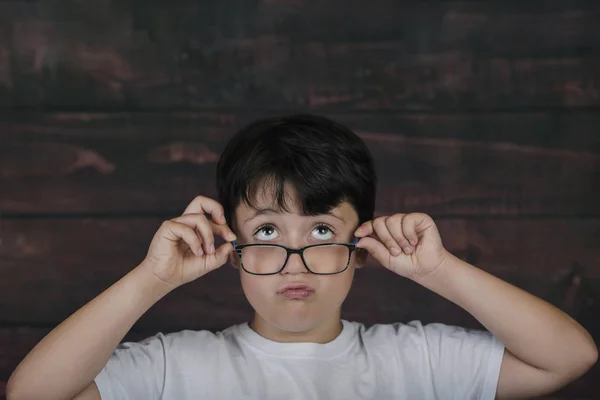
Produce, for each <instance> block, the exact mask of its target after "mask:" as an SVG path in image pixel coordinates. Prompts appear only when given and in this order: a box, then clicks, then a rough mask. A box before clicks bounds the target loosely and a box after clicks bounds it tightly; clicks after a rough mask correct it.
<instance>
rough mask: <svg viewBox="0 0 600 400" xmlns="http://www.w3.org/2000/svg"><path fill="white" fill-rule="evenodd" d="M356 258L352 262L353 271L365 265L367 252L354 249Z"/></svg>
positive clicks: (361, 249)
mask: <svg viewBox="0 0 600 400" xmlns="http://www.w3.org/2000/svg"><path fill="white" fill-rule="evenodd" d="M355 251H356V258H355V261H354V268H355V269H359V268H362V267H364V266H365V264H366V263H367V256H368V255H369V252H368V251H367V249H363V248H360V249H356V250H355Z"/></svg>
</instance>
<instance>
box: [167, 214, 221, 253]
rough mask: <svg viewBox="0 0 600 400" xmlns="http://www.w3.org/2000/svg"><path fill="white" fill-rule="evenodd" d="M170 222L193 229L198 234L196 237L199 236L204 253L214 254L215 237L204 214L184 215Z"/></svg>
mask: <svg viewBox="0 0 600 400" xmlns="http://www.w3.org/2000/svg"><path fill="white" fill-rule="evenodd" d="M172 221H175V222H179V223H182V224H185V225H187V226H189V227H191V228H194V229H195V230H196V231H197V232H198V235H200V239H201V243H202V245H203V249H204V253H206V254H213V253H214V252H215V247H214V245H215V237H214V234H213V231H212V228H211V226H210V224H209V222H208V219H207V218H206V217H205V216H204V214H185V215H182V216H180V217H177V218H174V219H173V220H172Z"/></svg>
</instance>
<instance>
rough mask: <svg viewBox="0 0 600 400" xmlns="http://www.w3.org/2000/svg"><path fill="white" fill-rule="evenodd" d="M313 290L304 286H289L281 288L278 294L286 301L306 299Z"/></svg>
mask: <svg viewBox="0 0 600 400" xmlns="http://www.w3.org/2000/svg"><path fill="white" fill-rule="evenodd" d="M314 291H315V290H314V289H313V288H312V287H311V286H309V285H306V284H303V283H302V284H300V283H298V284H289V285H285V286H283V287H282V288H281V289H280V290H279V291H278V293H279V294H280V295H282V296H283V297H285V298H287V299H307V298H309V297H310V296H312V294H313V292H314Z"/></svg>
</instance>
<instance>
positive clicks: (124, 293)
mask: <svg viewBox="0 0 600 400" xmlns="http://www.w3.org/2000/svg"><path fill="white" fill-rule="evenodd" d="M146 271H147V270H145V269H144V268H143V266H142V265H140V266H138V267H137V268H135V269H133V270H132V271H131V272H129V273H128V274H127V275H125V276H124V277H123V278H121V279H120V280H119V281H117V282H116V283H115V284H113V285H112V286H111V287H110V288H108V289H107V290H105V291H104V292H102V293H101V294H100V295H98V296H97V297H96V298H94V299H93V300H92V301H90V302H89V303H88V304H86V305H85V306H83V307H82V308H80V309H79V310H78V311H77V312H75V313H74V314H73V315H71V316H70V317H69V318H67V319H66V320H65V321H63V322H62V323H61V324H60V325H58V326H57V327H56V328H55V329H54V330H52V331H51V332H50V333H49V334H48V335H47V336H46V337H44V339H43V340H42V341H40V342H39V343H38V344H37V345H36V346H35V347H34V348H33V350H31V352H30V353H29V354H28V355H27V357H25V359H23V361H22V362H21V363H20V364H19V366H18V367H17V369H16V370H15V371H14V372H13V374H12V376H11V378H10V380H9V382H8V386H7V393H9V394H12V395H13V396H14V397H13V398H15V399H42V398H43V399H45V400H49V399H72V398H73V397H74V396H75V395H77V393H79V392H80V391H81V390H83V389H84V388H85V387H86V386H87V385H88V384H90V383H91V382H92V381H93V380H94V378H95V377H96V375H98V373H99V372H100V371H101V370H102V368H103V367H104V365H106V362H107V361H108V359H109V357H110V355H111V354H112V352H113V351H114V350H115V348H116V347H117V346H118V345H119V343H120V342H121V340H123V337H124V336H125V334H126V333H127V332H128V331H129V329H131V327H132V326H133V324H134V323H135V322H136V321H137V320H138V319H139V318H140V317H141V316H142V315H143V314H144V313H145V312H146V311H147V310H148V309H149V308H150V307H151V306H152V305H153V304H154V303H156V302H157V301H158V300H159V299H160V298H162V297H163V296H164V295H166V294H167V293H168V291H169V290H168V289H167V287H166V286H165V285H164V284H161V283H160V282H158V281H157V280H156V279H155V278H153V276H151V275H150V274H149V273H147V272H146Z"/></svg>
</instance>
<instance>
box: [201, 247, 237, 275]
mask: <svg viewBox="0 0 600 400" xmlns="http://www.w3.org/2000/svg"><path fill="white" fill-rule="evenodd" d="M232 251H233V245H232V244H231V243H224V244H222V245H220V246H219V247H217V250H216V251H215V254H214V256H213V258H212V259H209V262H207V264H206V266H207V267H208V269H209V270H210V271H213V270H215V269H217V268H219V267H221V266H223V265H224V264H225V263H226V262H227V261H228V258H229V253H231V252H232Z"/></svg>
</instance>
